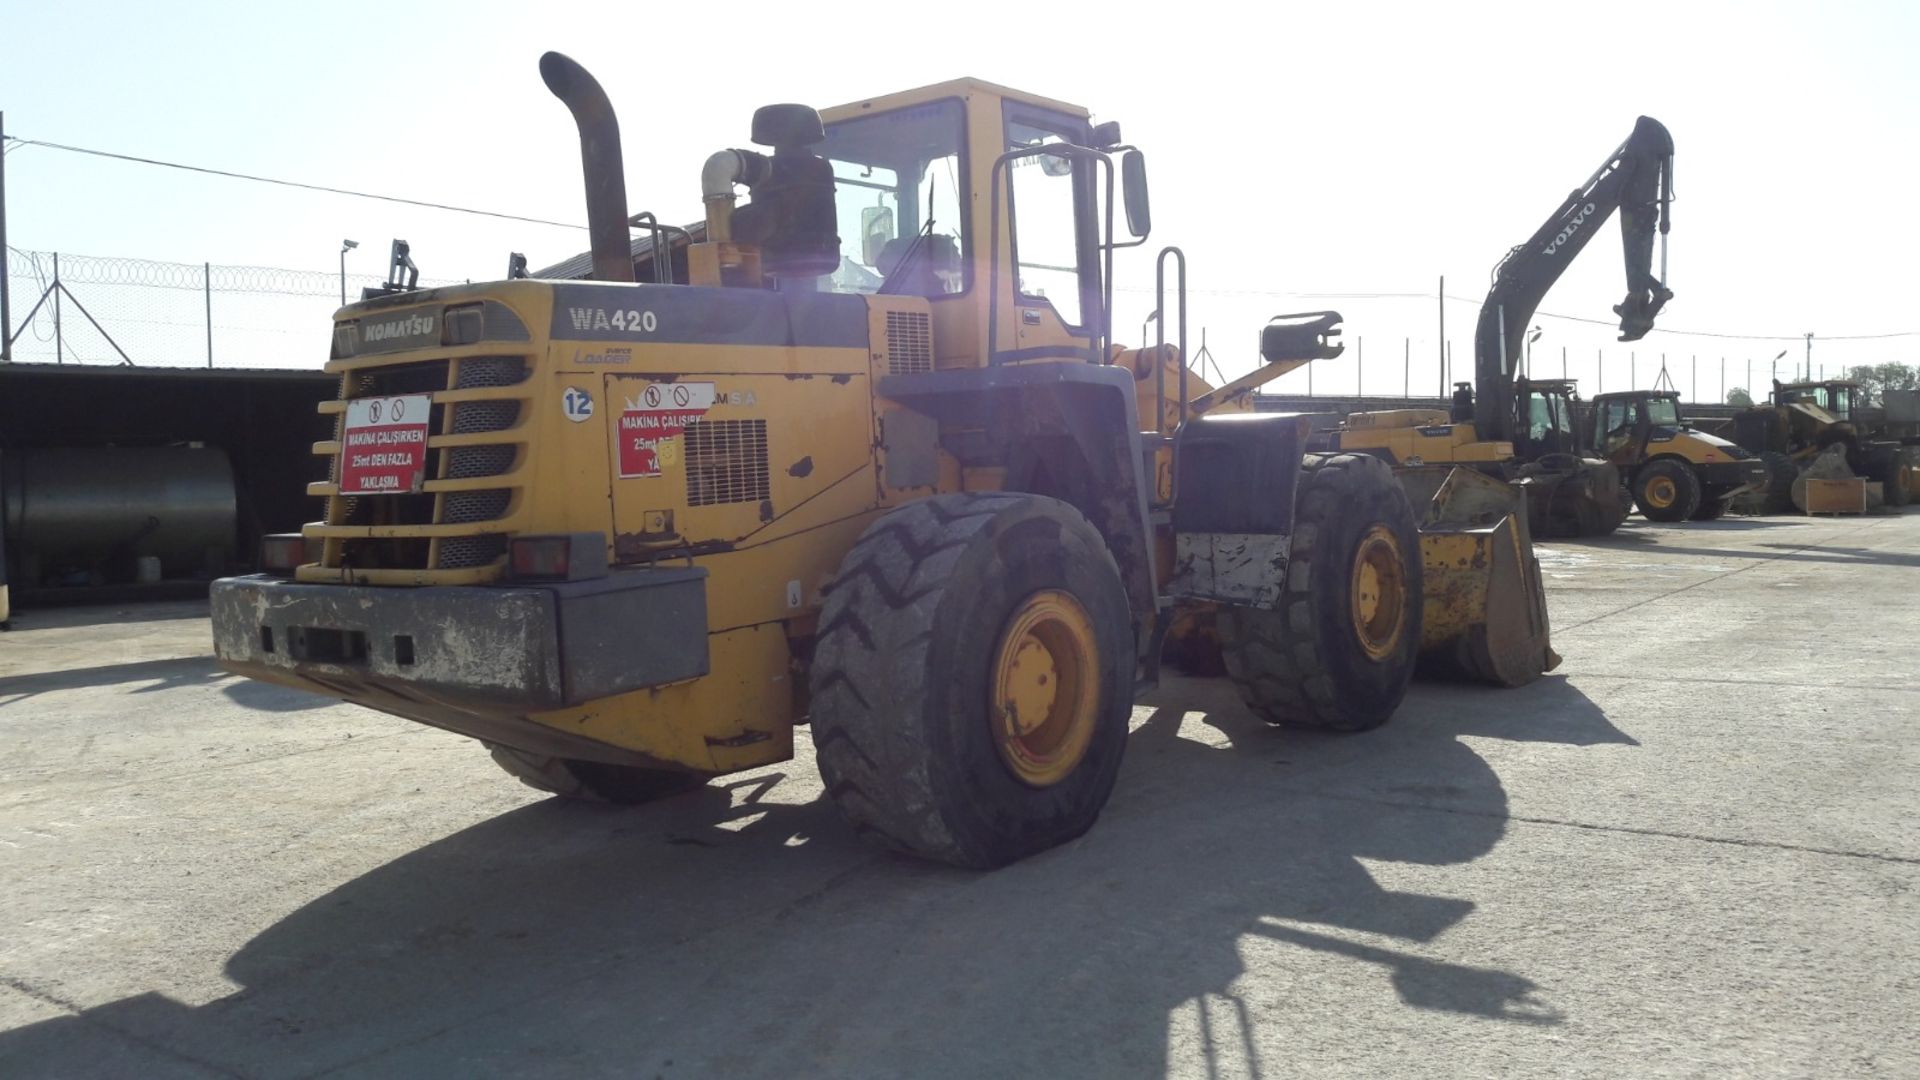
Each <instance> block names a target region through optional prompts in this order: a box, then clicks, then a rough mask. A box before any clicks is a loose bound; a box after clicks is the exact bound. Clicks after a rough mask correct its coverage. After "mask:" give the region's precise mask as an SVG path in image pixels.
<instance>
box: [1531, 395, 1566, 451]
mask: <svg viewBox="0 0 1920 1080" xmlns="http://www.w3.org/2000/svg"><path fill="white" fill-rule="evenodd" d="M1527 411H1528V423H1527V439H1528V440H1529V441H1531V442H1534V443H1543V442H1546V441H1547V436H1549V435H1551V434H1553V433H1554V432H1555V431H1557V430H1559V418H1558V417H1557V416H1555V415H1554V413H1555V411H1556V410H1555V409H1554V407H1553V402H1552V401H1550V400H1548V399H1546V398H1544V397H1541V396H1539V395H1538V394H1536V395H1534V396H1533V398H1532V399H1531V400H1530V401H1529V402H1528V410H1527Z"/></svg>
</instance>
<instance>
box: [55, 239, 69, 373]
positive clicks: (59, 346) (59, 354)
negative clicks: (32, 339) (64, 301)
mask: <svg viewBox="0 0 1920 1080" xmlns="http://www.w3.org/2000/svg"><path fill="white" fill-rule="evenodd" d="M53 362H54V363H56V364H64V363H66V362H67V346H66V340H65V339H64V338H63V337H62V336H61V333H60V253H59V252H57V251H56V252H54V253H53Z"/></svg>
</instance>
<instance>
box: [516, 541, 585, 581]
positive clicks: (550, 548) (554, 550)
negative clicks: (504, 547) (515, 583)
mask: <svg viewBox="0 0 1920 1080" xmlns="http://www.w3.org/2000/svg"><path fill="white" fill-rule="evenodd" d="M509 550H510V551H511V553H512V555H513V576H514V577H517V578H548V579H551V580H554V581H565V580H567V564H568V563H569V562H570V561H571V560H570V558H569V556H570V555H571V554H572V551H573V543H572V537H567V536H523V537H520V538H518V539H516V540H514V541H513V543H512V545H511V547H510V549H509Z"/></svg>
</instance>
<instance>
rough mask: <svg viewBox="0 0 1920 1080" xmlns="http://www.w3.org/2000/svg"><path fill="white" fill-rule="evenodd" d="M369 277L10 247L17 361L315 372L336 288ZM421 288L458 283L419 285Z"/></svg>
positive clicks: (323, 354) (364, 282) (370, 280)
mask: <svg viewBox="0 0 1920 1080" xmlns="http://www.w3.org/2000/svg"><path fill="white" fill-rule="evenodd" d="M343 283H344V285H345V287H346V295H347V296H348V297H349V298H352V299H358V298H359V296H360V290H361V289H363V288H366V287H368V286H373V285H379V284H381V283H382V279H381V278H380V277H377V276H375V275H371V274H348V275H346V276H345V278H344V279H343V278H342V277H341V275H340V274H338V273H328V272H327V271H324V270H290V269H286V268H284V267H274V266H228V265H220V264H210V263H175V262H157V261H154V260H151V259H128V258H116V257H103V256H98V255H75V254H71V253H68V252H58V253H56V252H50V251H24V250H21V249H19V248H8V249H7V285H8V288H9V289H10V291H11V305H12V317H13V326H12V328H11V329H10V331H9V332H10V333H11V334H13V335H14V340H13V359H14V360H15V361H19V362H27V363H35V362H37V363H48V364H51V363H66V364H76V363H78V364H123V363H126V364H134V365H138V366H141V367H236V368H287V367H306V368H314V367H319V366H320V365H321V364H323V363H325V362H326V358H327V351H326V350H327V344H328V341H329V338H328V335H327V325H328V321H329V319H330V318H331V316H332V314H333V311H334V309H335V308H336V307H338V306H339V304H340V296H341V286H342V284H343ZM420 284H422V285H449V284H453V282H451V281H441V280H432V281H430V280H428V279H426V278H422V279H421V280H420Z"/></svg>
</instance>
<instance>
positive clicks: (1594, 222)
mask: <svg viewBox="0 0 1920 1080" xmlns="http://www.w3.org/2000/svg"><path fill="white" fill-rule="evenodd" d="M1672 201H1673V137H1672V136H1671V135H1669V134H1668V133H1667V129H1666V128H1665V127H1664V126H1662V125H1661V123H1660V122H1659V121H1658V120H1655V119H1653V118H1652V117H1650V116H1643V117H1641V118H1640V119H1639V121H1638V122H1636V123H1635V124H1634V126H1633V134H1631V135H1629V136H1627V141H1626V142H1623V143H1621V144H1620V147H1619V148H1618V149H1616V150H1615V151H1614V152H1613V153H1612V154H1609V155H1608V156H1607V160H1606V161H1605V162H1604V163H1602V164H1601V166H1600V168H1599V169H1598V170H1596V171H1595V172H1594V174H1593V175H1592V176H1590V177H1588V178H1587V182H1586V183H1584V184H1582V185H1580V187H1579V188H1577V189H1576V190H1575V191H1574V192H1573V194H1572V195H1570V196H1568V197H1567V199H1566V200H1565V201H1564V202H1562V203H1561V205H1560V207H1559V209H1557V210H1555V211H1554V213H1553V214H1552V216H1550V217H1548V218H1547V220H1546V223H1545V224H1543V225H1541V226H1540V228H1539V229H1538V230H1537V231H1536V232H1535V233H1534V234H1533V236H1531V237H1529V238H1528V240H1527V242H1526V243H1524V244H1521V245H1520V246H1518V247H1516V248H1514V249H1512V250H1511V251H1509V252H1507V254H1506V257H1505V258H1503V259H1501V260H1500V264H1499V265H1498V266H1496V267H1495V268H1494V271H1493V287H1492V288H1491V289H1490V290H1488V292H1487V300H1486V303H1484V304H1482V305H1481V307H1480V322H1479V325H1478V327H1477V328H1476V329H1475V331H1474V339H1473V347H1474V377H1475V383H1476V385H1475V394H1474V411H1473V419H1474V426H1475V428H1476V429H1477V430H1478V432H1479V433H1480V437H1481V438H1484V439H1511V438H1512V437H1513V434H1514V425H1515V417H1514V405H1513V382H1514V375H1515V371H1514V366H1515V363H1516V362H1517V359H1518V357H1519V356H1520V355H1521V350H1522V348H1523V341H1524V338H1523V335H1524V334H1525V333H1526V332H1527V327H1529V326H1530V325H1531V324H1532V322H1533V315H1534V312H1535V310H1536V309H1538V308H1539V306H1540V301H1541V299H1542V298H1543V297H1545V296H1546V294H1547V290H1549V289H1551V288H1552V287H1553V283H1554V282H1556V281H1558V280H1560V275H1561V274H1563V273H1565V272H1566V270H1567V266H1568V265H1569V264H1570V263H1572V261H1573V260H1574V258H1575V257H1576V256H1578V255H1579V254H1580V251H1581V249H1583V248H1585V247H1586V246H1587V241H1589V240H1591V239H1592V238H1593V234H1594V233H1596V232H1598V231H1599V229H1600V226H1602V225H1603V224H1605V223H1606V220H1607V217H1608V216H1609V215H1610V214H1612V213H1613V212H1614V211H1615V210H1616V209H1617V210H1619V211H1620V238H1621V243H1622V246H1623V248H1624V255H1625V258H1626V268H1627V295H1626V299H1624V300H1622V301H1621V302H1620V303H1619V304H1617V305H1615V307H1614V309H1613V311H1614V314H1616V315H1618V316H1620V340H1621V341H1638V340H1639V339H1641V338H1643V337H1645V336H1646V334H1647V331H1649V330H1651V329H1653V320H1654V317H1655V316H1656V315H1658V314H1659V312H1660V309H1661V308H1662V307H1663V306H1665V304H1666V302H1667V301H1668V300H1670V299H1672V298H1673V292H1672V290H1670V289H1668V288H1667V285H1666V276H1667V257H1666V237H1667V232H1668V230H1669V228H1670V227H1671V224H1672V222H1671V220H1670V213H1669V208H1670V204H1671V203H1672ZM1656 228H1657V229H1658V231H1659V234H1660V273H1659V276H1657V277H1656V276H1655V275H1654V273H1653V238H1654V232H1655V230H1656Z"/></svg>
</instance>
